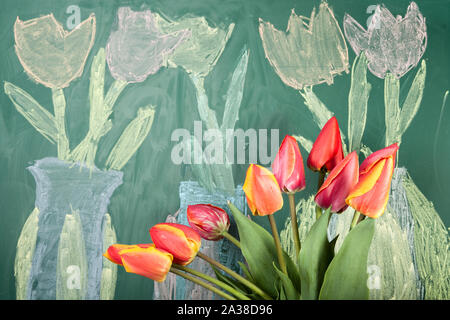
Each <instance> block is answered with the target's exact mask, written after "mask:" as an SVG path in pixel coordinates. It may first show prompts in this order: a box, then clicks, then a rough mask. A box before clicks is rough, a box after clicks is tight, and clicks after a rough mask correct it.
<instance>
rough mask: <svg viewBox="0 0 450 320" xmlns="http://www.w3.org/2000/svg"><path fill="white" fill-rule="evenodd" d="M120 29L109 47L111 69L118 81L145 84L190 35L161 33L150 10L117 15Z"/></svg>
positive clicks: (123, 10)
mask: <svg viewBox="0 0 450 320" xmlns="http://www.w3.org/2000/svg"><path fill="white" fill-rule="evenodd" d="M117 17H118V29H117V30H115V31H112V32H111V35H110V37H109V40H108V44H107V46H106V59H107V61H108V66H109V70H110V72H111V74H112V76H113V77H114V78H115V79H118V80H122V81H126V82H128V83H133V82H142V81H144V80H145V79H146V78H147V77H148V76H149V75H151V74H155V73H156V72H157V71H158V70H159V69H160V68H161V67H162V66H163V65H166V63H167V59H168V57H169V55H170V54H171V53H172V52H173V51H174V50H175V48H177V47H178V46H179V45H180V44H181V43H182V42H183V41H185V40H186V39H187V38H188V37H189V36H190V31H189V30H186V29H182V30H177V31H175V32H161V30H160V29H159V28H158V26H157V24H156V23H155V16H154V15H153V13H152V12H151V11H150V10H145V11H132V10H131V9H130V8H129V7H122V8H119V10H118V12H117Z"/></svg>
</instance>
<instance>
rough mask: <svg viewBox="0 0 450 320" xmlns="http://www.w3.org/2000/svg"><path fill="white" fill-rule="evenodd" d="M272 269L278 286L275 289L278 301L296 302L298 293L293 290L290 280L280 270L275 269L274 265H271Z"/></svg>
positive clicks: (298, 296)
mask: <svg viewBox="0 0 450 320" xmlns="http://www.w3.org/2000/svg"><path fill="white" fill-rule="evenodd" d="M273 268H274V269H275V271H276V272H277V275H278V285H277V287H278V288H279V289H278V292H279V296H278V299H279V300H298V299H299V298H300V293H299V292H298V291H297V289H296V288H295V286H294V284H293V283H292V281H291V279H290V278H289V277H288V276H287V275H286V274H285V273H283V272H282V271H281V270H280V269H278V268H277V266H276V265H275V263H274V264H273Z"/></svg>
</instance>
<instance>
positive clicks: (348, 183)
mask: <svg viewBox="0 0 450 320" xmlns="http://www.w3.org/2000/svg"><path fill="white" fill-rule="evenodd" d="M358 167H359V163H358V155H357V154H356V151H353V152H352V153H350V154H349V155H347V156H346V157H345V158H344V159H343V160H342V161H341V162H339V163H338V164H337V166H336V167H334V169H333V170H331V172H330V173H329V174H328V177H327V179H326V180H325V182H324V183H323V184H322V186H321V187H320V189H319V191H318V192H317V194H316V197H315V201H316V203H317V205H318V206H319V207H321V208H323V209H328V208H329V207H331V211H332V212H336V213H340V212H342V211H344V210H345V209H347V207H348V205H347V204H346V203H345V199H346V198H347V196H348V195H349V193H350V191H351V190H352V189H353V187H354V186H355V185H356V183H357V182H358Z"/></svg>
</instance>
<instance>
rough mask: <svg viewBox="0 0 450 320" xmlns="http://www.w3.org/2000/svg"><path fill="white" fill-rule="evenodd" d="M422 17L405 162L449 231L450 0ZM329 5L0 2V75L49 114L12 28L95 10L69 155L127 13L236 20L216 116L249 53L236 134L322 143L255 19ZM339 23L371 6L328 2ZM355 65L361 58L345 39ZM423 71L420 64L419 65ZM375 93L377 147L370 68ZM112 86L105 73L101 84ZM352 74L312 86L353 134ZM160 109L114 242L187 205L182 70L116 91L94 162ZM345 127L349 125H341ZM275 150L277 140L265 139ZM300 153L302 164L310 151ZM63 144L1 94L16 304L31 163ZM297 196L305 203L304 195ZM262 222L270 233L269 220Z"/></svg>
mask: <svg viewBox="0 0 450 320" xmlns="http://www.w3.org/2000/svg"><path fill="white" fill-rule="evenodd" d="M416 3H417V5H418V7H419V9H420V12H421V13H422V14H423V16H424V17H425V18H426V27H427V30H426V32H427V35H428V40H427V45H426V51H425V53H424V54H423V57H422V59H423V60H425V61H426V65H427V71H426V81H425V89H424V92H423V99H422V102H421V106H420V109H419V111H418V113H417V115H416V116H415V118H414V119H413V121H412V122H411V124H410V126H409V128H408V129H407V131H406V132H405V133H404V135H403V137H402V144H401V147H400V151H399V163H398V165H399V166H401V167H406V168H407V170H408V172H409V174H410V175H411V177H412V179H413V180H414V182H415V184H416V185H417V186H418V187H419V189H420V190H421V191H422V192H423V194H424V195H425V196H426V197H427V199H428V200H429V201H432V202H433V204H434V206H435V209H436V211H437V212H438V213H439V215H440V217H441V219H442V220H443V222H444V224H445V225H446V226H449V225H450V213H449V210H448V208H449V207H450V197H449V196H448V190H450V167H449V165H448V164H449V163H450V140H449V139H448V137H449V136H450V112H449V110H448V105H447V106H445V107H444V108H443V99H444V95H445V92H446V91H447V90H448V89H449V82H448V76H449V71H450V69H449V68H450V66H449V60H450V59H449V50H450V47H449V43H450V41H449V32H450V30H449V20H450V19H449V18H450V15H449V8H450V7H449V2H448V1H444V0H440V1H437V0H429V1H416ZM320 4H321V1H291V0H286V1H261V0H258V1H256V0H248V1H220V0H217V1H216V0H213V1H205V0H191V1H172V0H165V1H132V0H114V1H112V0H111V1H105V0H103V1H99V0H97V1H94V0H92V1H81V0H70V1H68V0H58V1H56V0H41V1H35V0H3V1H2V2H1V5H0V8H1V10H0V49H1V50H0V52H1V59H0V79H1V81H2V86H1V87H2V88H3V85H4V83H5V81H6V82H8V83H12V84H14V85H15V86H18V87H20V88H21V89H23V90H25V91H26V92H28V93H29V94H30V95H31V96H32V97H34V99H36V100H37V101H38V102H39V104H40V105H42V106H44V108H46V109H48V110H49V111H52V94H51V90H50V89H48V88H46V87H44V86H43V85H41V84H38V83H36V82H34V81H33V80H31V79H30V77H29V76H28V75H27V74H26V73H25V72H24V68H23V67H22V65H21V63H20V61H19V59H18V57H17V55H16V51H15V50H14V44H15V40H14V24H15V22H16V19H17V18H18V17H19V18H20V20H22V21H26V20H30V19H33V18H36V17H40V16H44V15H47V14H50V13H53V15H54V17H55V19H56V20H57V21H59V22H61V23H62V24H63V26H64V28H67V25H66V22H67V21H69V19H70V18H71V17H72V18H73V16H72V14H73V13H71V11H69V13H68V12H67V9H68V7H69V6H76V7H77V8H79V9H80V17H81V21H84V20H85V19H88V17H89V16H90V15H91V14H92V13H93V14H95V18H96V33H95V42H94V43H93V46H92V49H91V51H90V53H89V55H88V57H87V60H86V66H85V68H84V71H83V72H82V74H81V77H79V78H77V79H75V80H73V81H72V82H71V83H70V85H69V86H68V87H67V88H64V94H65V98H66V102H67V109H66V121H65V124H66V132H67V136H68V138H69V141H70V149H73V148H75V147H76V146H77V145H78V144H79V143H80V142H81V141H82V139H83V138H84V136H85V134H86V132H87V130H88V128H89V77H90V66H91V64H92V63H93V59H94V56H95V55H96V54H97V52H98V50H99V49H100V48H102V47H103V48H104V47H105V45H106V43H107V41H108V38H109V36H110V33H111V30H112V28H114V26H116V16H117V12H118V9H119V8H120V7H130V8H131V9H132V10H134V11H140V10H144V9H149V10H151V11H152V12H156V13H159V14H162V15H164V16H166V17H170V18H171V19H173V20H177V19H179V18H180V17H182V16H184V15H186V14H191V15H192V16H198V17H205V18H206V21H207V22H208V23H209V24H210V25H211V26H213V27H220V28H222V29H226V28H227V27H228V26H229V25H230V24H232V23H234V24H235V26H234V30H233V32H232V34H231V36H230V38H229V39H228V42H227V44H226V46H225V48H224V51H223V53H222V55H221V56H220V58H219V59H218V60H217V63H216V65H215V66H214V68H213V69H212V71H211V72H210V73H209V74H208V75H207V77H206V78H205V91H206V95H207V96H208V100H209V106H210V108H211V109H213V110H215V111H216V114H217V117H218V118H219V119H221V118H222V116H223V112H224V111H223V110H224V108H223V106H224V105H225V100H226V94H227V89H228V83H229V82H230V80H231V79H232V74H233V70H234V69H235V66H236V63H237V62H238V61H239V58H240V57H241V54H242V52H243V50H245V48H246V49H248V53H249V57H248V68H247V73H246V79H245V86H244V91H243V97H242V103H241V106H240V111H239V119H238V121H237V122H236V125H235V128H242V129H244V130H247V129H249V128H253V129H256V130H258V129H278V130H279V142H281V140H282V138H283V137H284V136H285V135H286V134H294V135H298V134H301V135H302V136H304V137H306V138H308V139H310V140H314V139H315V137H316V136H317V134H318V132H319V128H318V127H317V125H316V124H315V123H314V121H313V116H312V114H311V112H310V111H309V110H308V108H307V107H306V106H305V103H304V100H303V99H302V96H301V95H300V94H299V92H298V90H295V89H293V88H292V87H289V86H287V85H286V84H284V83H283V82H282V81H281V79H280V77H278V76H277V74H276V72H275V71H274V69H273V68H272V66H271V65H270V64H269V62H268V60H267V59H266V57H265V52H264V48H263V44H262V42H261V38H260V35H259V31H258V27H259V20H258V19H259V18H261V19H262V20H264V21H269V22H270V23H271V24H273V25H274V27H275V28H277V29H278V30H286V28H287V23H288V19H289V16H290V14H291V10H292V9H295V12H296V14H298V15H303V16H310V14H311V11H312V10H313V8H314V7H316V10H317V9H318V7H319V5H320ZM328 4H329V7H330V8H331V9H332V11H333V12H334V15H335V18H336V20H337V21H338V23H339V25H340V27H341V28H342V23H343V19H344V15H345V14H346V13H348V14H349V15H351V16H352V17H353V18H354V19H355V20H357V21H358V22H359V23H360V24H362V25H363V26H364V27H366V21H367V19H368V18H369V17H370V15H371V14H372V13H373V10H371V9H370V6H373V5H376V4H378V3H376V2H374V1H366V0H364V1H361V0H345V1H343V0H341V1H337V0H335V1H333V0H329V1H328ZM409 4H410V1H403V0H402V1H400V0H396V1H385V3H384V5H385V6H386V7H387V8H388V9H389V10H390V11H391V12H392V13H393V14H394V15H397V14H398V15H402V16H403V15H404V14H405V12H406V8H407V7H408V5H409ZM348 55H349V67H350V68H351V65H352V63H353V61H354V59H355V57H356V55H355V52H354V51H353V50H352V49H351V47H350V45H349V44H348ZM419 66H420V64H419ZM419 66H417V67H415V68H413V69H412V70H411V71H409V72H408V73H406V74H405V75H404V76H403V77H402V78H401V79H400V83H401V89H400V101H404V99H405V97H406V95H407V93H408V88H409V87H410V86H411V84H412V82H413V80H414V77H415V75H416V72H417V70H418V69H419ZM367 81H368V82H369V83H370V84H371V86H372V89H371V92H370V98H369V102H368V113H367V123H366V129H365V132H364V136H363V142H364V144H365V145H366V146H368V147H370V148H371V149H372V150H377V149H380V148H383V147H384V146H385V131H386V127H385V114H384V110H385V107H384V99H383V97H384V92H383V90H384V81H383V80H382V79H380V78H378V77H376V76H374V75H373V74H372V73H370V72H368V73H367ZM112 83H113V78H112V76H111V74H110V73H109V71H106V75H105V87H106V88H108V87H109V86H110V85H111V84H112ZM349 88H350V74H349V73H345V72H343V73H341V74H340V75H336V76H335V77H334V79H333V83H332V84H330V85H329V84H327V83H322V84H320V85H315V86H314V92H315V94H316V95H317V96H318V97H320V99H321V100H322V102H323V103H324V104H325V105H326V106H328V108H329V109H330V110H331V111H332V112H333V113H334V114H335V116H336V117H337V118H338V120H339V123H340V126H341V129H342V130H343V131H345V132H346V128H347V121H348V118H347V116H348V92H349ZM145 105H152V106H155V109H154V110H155V115H154V122H153V125H152V128H151V131H150V133H149V134H148V137H147V138H146V139H145V140H144V141H143V143H142V145H141V146H140V148H139V150H138V151H136V153H135V154H134V155H133V156H132V157H131V159H130V160H129V161H128V163H127V164H126V165H125V166H123V169H121V171H122V172H123V183H122V185H120V186H119V187H118V188H117V189H116V190H115V192H114V195H113V196H112V197H111V201H110V204H109V206H108V213H109V214H110V215H111V218H112V221H113V224H114V227H115V230H116V233H117V239H118V240H119V242H121V243H146V242H149V234H148V229H149V228H150V227H151V226H152V225H153V224H155V223H158V222H162V221H164V220H165V219H166V217H167V215H168V214H173V213H175V212H176V211H177V210H178V208H179V205H180V199H179V191H178V188H179V184H180V182H181V181H185V180H190V179H193V176H192V171H191V170H190V168H189V166H187V165H177V164H174V163H173V161H172V160H171V152H172V148H173V146H174V144H175V143H174V142H173V141H171V134H172V132H173V131H174V130H176V129H178V128H186V129H188V130H190V131H192V130H193V128H194V121H199V120H200V117H199V114H198V111H197V107H196V106H197V101H196V91H195V87H194V86H193V83H192V81H191V79H190V78H189V76H188V74H187V73H186V71H185V70H183V69H182V68H181V67H162V68H161V69H160V70H159V71H158V72H157V73H155V74H153V75H151V76H149V77H148V78H147V79H146V80H145V81H143V82H139V83H133V84H129V85H128V86H127V88H126V89H125V90H124V91H123V92H122V94H121V95H120V96H119V98H118V100H117V102H116V105H115V107H114V112H113V113H112V115H111V119H112V123H113V126H112V129H111V130H110V131H109V133H108V134H107V135H105V137H103V138H102V139H101V141H100V143H99V149H98V152H97V157H96V161H95V164H96V165H97V166H98V167H100V168H104V165H105V163H106V162H107V159H108V156H109V152H110V151H111V149H112V148H113V146H114V144H115V143H116V141H117V139H118V138H119V137H120V135H121V134H122V132H123V130H124V129H125V128H126V126H127V125H128V124H129V123H130V121H132V120H133V119H134V118H135V117H136V114H137V112H138V109H139V108H141V107H143V106H145ZM344 129H345V130H344ZM268 145H270V142H268ZM302 152H304V158H305V161H306V154H307V153H306V151H304V150H303V149H302ZM56 156H57V150H56V145H55V144H51V143H49V141H48V140H46V139H45V137H43V136H42V135H40V134H39V133H38V132H36V130H35V129H34V128H33V127H32V126H31V125H30V124H29V122H27V121H26V119H25V118H24V117H23V116H22V115H21V114H20V113H19V112H17V110H16V108H14V105H13V104H12V102H11V100H10V99H9V97H8V96H7V95H6V94H5V93H4V91H3V89H2V90H1V92H0V208H1V211H2V212H1V214H0V255H1V257H2V262H1V263H0V299H15V294H16V293H15V279H14V259H15V254H16V245H17V240H18V237H19V235H20V232H21V230H22V227H23V224H24V222H25V220H26V219H27V217H28V216H29V215H30V213H31V212H32V211H33V208H34V206H35V200H36V187H35V186H36V184H35V180H34V179H33V176H32V175H31V174H30V171H29V170H27V169H26V168H27V167H29V166H31V165H32V164H33V163H34V161H36V160H39V159H43V158H46V157H56ZM247 165H248V162H247V163H246V164H236V165H233V173H234V180H235V183H236V185H237V184H242V183H243V181H244V177H245V171H246V169H247ZM316 179H317V177H316V174H315V173H312V172H311V171H309V170H306V181H307V188H306V189H305V190H304V191H303V194H304V195H305V196H306V195H310V194H312V193H313V192H314V191H315V188H316ZM298 197H301V196H298ZM287 216H288V211H287V208H285V209H284V210H283V211H282V212H279V213H278V214H277V216H276V218H277V221H278V223H279V226H281V225H282V224H283V221H284V220H285V219H286V217H287ZM256 221H258V222H261V224H262V225H264V226H267V224H266V220H263V219H258V218H256ZM143 280H144V279H143V278H141V277H139V276H137V275H131V274H126V273H125V272H124V271H123V270H120V271H119V272H118V282H117V290H116V295H115V298H116V299H151V298H152V294H153V285H152V282H151V281H143Z"/></svg>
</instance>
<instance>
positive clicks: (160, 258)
mask: <svg viewBox="0 0 450 320" xmlns="http://www.w3.org/2000/svg"><path fill="white" fill-rule="evenodd" d="M103 256H104V257H105V258H107V259H108V260H110V261H111V262H114V263H116V264H118V265H121V266H124V268H125V271H127V272H130V273H136V274H139V275H141V276H144V277H147V278H150V279H152V280H155V281H164V279H165V278H166V275H167V273H168V272H169V271H170V268H171V266H172V260H173V257H172V255H171V254H170V253H168V252H166V251H164V250H160V249H158V248H156V247H155V245H154V244H153V243H148V244H131V245H128V244H113V245H111V246H109V248H108V249H107V250H106V252H105V253H104V254H103Z"/></svg>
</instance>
